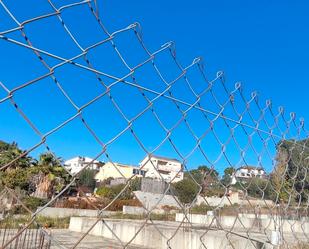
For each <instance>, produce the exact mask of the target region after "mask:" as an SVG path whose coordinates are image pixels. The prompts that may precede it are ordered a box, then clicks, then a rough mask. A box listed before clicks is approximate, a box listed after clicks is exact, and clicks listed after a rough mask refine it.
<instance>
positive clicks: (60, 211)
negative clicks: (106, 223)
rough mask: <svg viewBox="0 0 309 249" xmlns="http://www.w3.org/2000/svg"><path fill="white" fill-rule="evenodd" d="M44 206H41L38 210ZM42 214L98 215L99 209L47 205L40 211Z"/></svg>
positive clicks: (61, 215)
mask: <svg viewBox="0 0 309 249" xmlns="http://www.w3.org/2000/svg"><path fill="white" fill-rule="evenodd" d="M41 209H42V208H41V207H39V208H38V210H41ZM112 213H115V212H111V211H104V212H103V215H110V214H112ZM39 215H40V216H45V217H52V218H64V217H71V216H85V217H97V216H98V211H97V210H91V209H75V208H53V207H47V208H45V209H43V210H41V211H40V213H39Z"/></svg>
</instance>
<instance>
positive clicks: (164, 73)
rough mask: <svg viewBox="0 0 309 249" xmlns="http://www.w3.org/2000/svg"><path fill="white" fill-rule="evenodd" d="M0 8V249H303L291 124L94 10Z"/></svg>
mask: <svg viewBox="0 0 309 249" xmlns="http://www.w3.org/2000/svg"><path fill="white" fill-rule="evenodd" d="M0 5H1V6H0V7H1V10H0V18H1V19H0V20H1V23H0V28H1V30H0V38H1V39H0V50H1V57H2V58H1V61H0V68H1V71H0V72H1V73H0V127H1V137H0V139H1V140H3V141H0V200H1V203H0V211H1V216H0V243H1V242H3V243H2V245H0V248H45V247H46V248H209V249H211V248H307V247H308V245H307V244H308V240H309V238H308V231H309V219H308V204H309V199H308V194H309V191H308V189H309V176H308V174H307V170H308V169H309V148H308V143H309V140H308V132H307V131H306V130H305V127H304V121H303V120H302V119H301V120H300V121H298V118H297V117H296V115H295V114H294V113H291V114H290V115H286V114H285V112H284V109H283V108H282V107H279V108H273V106H272V103H271V101H269V100H267V101H266V102H265V101H261V100H259V95H258V94H257V93H256V92H253V93H251V95H247V94H246V93H245V91H244V90H243V88H242V85H241V83H236V84H235V85H234V86H233V85H231V84H229V83H227V82H226V80H225V75H224V73H223V72H222V71H219V72H217V73H214V74H213V73H212V72H207V75H206V72H205V71H207V68H206V70H205V68H204V64H203V59H202V58H201V57H198V58H195V59H194V60H193V61H192V62H191V63H189V64H188V65H185V66H184V65H182V64H181V62H180V61H179V59H178V57H177V56H176V49H175V44H174V43H173V42H167V43H164V44H163V45H162V46H160V47H159V48H158V49H156V50H151V49H149V48H148V47H147V46H146V44H145V43H144V40H143V37H142V33H141V26H140V24H139V23H134V24H130V25H128V26H126V27H124V28H118V29H114V30H113V31H109V30H108V29H107V27H106V26H105V22H108V20H105V16H104V14H103V15H99V14H101V13H99V11H98V10H99V8H98V6H97V2H96V1H90V0H85V1H79V2H72V1H70V2H69V3H63V2H61V1H56V0H54V1H51V0H48V1H46V2H42V3H41V2H40V4H37V3H36V2H35V1H29V2H28V1H27V3H25V6H26V7H27V8H26V9H24V8H23V7H22V6H21V5H20V4H19V3H16V2H9V1H2V0H0ZM110 26H111V27H113V26H114V25H112V24H111V25H110ZM212 75H214V76H212ZM264 102H265V104H264ZM17 143H18V144H17ZM21 148H23V149H21ZM24 148H26V149H25V150H24ZM64 158H65V159H69V158H72V159H71V160H66V161H65V160H64ZM8 229H9V230H8ZM37 229H39V230H37ZM7 231H10V236H8V235H5V234H6V233H7ZM38 231H39V232H38ZM25 234H29V236H28V237H27V236H26V235H25ZM35 234H36V235H38V238H39V240H37V239H35V238H34V237H35ZM21 238H24V241H23V243H21V240H22V239H21ZM38 241H39V242H38ZM42 241H43V242H42ZM37 242H38V243H40V244H39V245H37V244H36V243H37Z"/></svg>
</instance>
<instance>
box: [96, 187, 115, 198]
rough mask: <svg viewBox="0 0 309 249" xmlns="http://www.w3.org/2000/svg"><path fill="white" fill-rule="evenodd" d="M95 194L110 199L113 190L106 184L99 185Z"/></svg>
mask: <svg viewBox="0 0 309 249" xmlns="http://www.w3.org/2000/svg"><path fill="white" fill-rule="evenodd" d="M96 194H97V195H98V196H100V197H103V198H108V199H111V198H112V197H113V191H112V190H111V188H109V187H106V186H102V187H99V188H98V189H97V191H96Z"/></svg>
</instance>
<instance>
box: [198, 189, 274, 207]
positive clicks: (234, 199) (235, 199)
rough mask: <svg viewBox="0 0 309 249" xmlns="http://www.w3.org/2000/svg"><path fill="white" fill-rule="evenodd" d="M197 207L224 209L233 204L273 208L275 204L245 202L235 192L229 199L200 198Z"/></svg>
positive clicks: (257, 201)
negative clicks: (202, 205)
mask: <svg viewBox="0 0 309 249" xmlns="http://www.w3.org/2000/svg"><path fill="white" fill-rule="evenodd" d="M195 204H196V205H201V204H206V205H210V206H213V207H217V206H218V207H223V206H230V205H231V204H239V205H244V206H248V205H250V206H261V207H264V206H268V207H273V206H274V202H273V201H271V200H258V199H251V200H249V201H248V200H246V199H245V200H243V199H240V198H239V193H238V192H234V193H232V194H231V195H230V196H229V197H226V196H223V197H222V198H220V197H215V196H214V197H202V196H200V195H199V196H198V197H197V199H196V202H195Z"/></svg>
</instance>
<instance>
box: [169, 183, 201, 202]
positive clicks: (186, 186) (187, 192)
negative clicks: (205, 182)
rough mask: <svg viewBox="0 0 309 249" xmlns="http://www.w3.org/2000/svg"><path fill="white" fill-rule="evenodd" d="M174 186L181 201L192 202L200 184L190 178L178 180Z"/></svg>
mask: <svg viewBox="0 0 309 249" xmlns="http://www.w3.org/2000/svg"><path fill="white" fill-rule="evenodd" d="M173 186H174V189H175V192H176V195H177V196H178V199H179V201H181V202H182V203H185V204H187V203H192V201H193V200H194V198H195V197H196V195H197V193H198V192H199V186H198V185H197V184H196V183H195V182H194V181H193V180H191V179H188V178H187V179H183V180H181V181H179V182H176V183H175V184H174V185H173Z"/></svg>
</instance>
